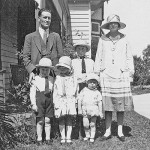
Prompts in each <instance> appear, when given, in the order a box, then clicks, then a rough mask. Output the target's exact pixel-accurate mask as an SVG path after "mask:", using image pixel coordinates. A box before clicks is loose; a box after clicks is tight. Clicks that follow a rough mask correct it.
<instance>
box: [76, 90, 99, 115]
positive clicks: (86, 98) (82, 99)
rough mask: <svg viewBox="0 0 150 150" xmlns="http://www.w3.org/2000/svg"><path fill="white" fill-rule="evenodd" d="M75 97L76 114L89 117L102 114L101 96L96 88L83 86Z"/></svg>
mask: <svg viewBox="0 0 150 150" xmlns="http://www.w3.org/2000/svg"><path fill="white" fill-rule="evenodd" d="M77 99H78V114H81V115H83V116H90V117H92V116H99V115H100V116H101V115H102V96H101V93H100V92H99V91H98V90H90V89H88V88H87V87H85V88H84V89H83V90H82V91H81V93H80V94H79V95H78V98H77ZM99 104H100V105H99ZM99 106H101V108H99Z"/></svg>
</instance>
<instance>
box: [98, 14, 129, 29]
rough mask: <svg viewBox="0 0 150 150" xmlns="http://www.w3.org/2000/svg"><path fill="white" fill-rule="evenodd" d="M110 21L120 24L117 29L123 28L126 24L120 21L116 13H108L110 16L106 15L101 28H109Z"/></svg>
mask: <svg viewBox="0 0 150 150" xmlns="http://www.w3.org/2000/svg"><path fill="white" fill-rule="evenodd" d="M111 22H117V23H119V25H120V28H119V29H123V28H125V27H126V24H124V23H122V22H120V17H119V16H118V15H115V14H113V15H110V16H108V17H107V21H106V23H104V24H103V25H102V26H101V28H102V29H107V30H109V24H110V23H111Z"/></svg>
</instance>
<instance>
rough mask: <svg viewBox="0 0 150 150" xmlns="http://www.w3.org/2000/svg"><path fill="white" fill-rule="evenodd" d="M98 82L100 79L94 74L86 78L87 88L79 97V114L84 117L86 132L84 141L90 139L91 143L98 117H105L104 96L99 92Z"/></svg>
mask: <svg viewBox="0 0 150 150" xmlns="http://www.w3.org/2000/svg"><path fill="white" fill-rule="evenodd" d="M98 82H99V77H98V76H97V75H96V74H94V73H90V74H89V75H87V78H86V83H87V87H85V88H84V89H83V90H82V91H81V92H80V94H79V95H78V113H79V114H82V115H83V126H84V130H85V138H84V141H87V140H89V139H90V142H91V143H94V138H95V132H96V119H97V116H100V117H101V118H102V117H103V114H102V96H101V93H100V92H99V91H98V90H97V86H98ZM89 126H90V130H89Z"/></svg>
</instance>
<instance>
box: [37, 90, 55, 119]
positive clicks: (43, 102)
mask: <svg viewBox="0 0 150 150" xmlns="http://www.w3.org/2000/svg"><path fill="white" fill-rule="evenodd" d="M51 94H52V93H51ZM36 104H37V107H38V111H37V113H36V117H48V118H51V117H53V116H54V106H53V99H52V95H49V96H45V94H44V92H40V91H37V92H36Z"/></svg>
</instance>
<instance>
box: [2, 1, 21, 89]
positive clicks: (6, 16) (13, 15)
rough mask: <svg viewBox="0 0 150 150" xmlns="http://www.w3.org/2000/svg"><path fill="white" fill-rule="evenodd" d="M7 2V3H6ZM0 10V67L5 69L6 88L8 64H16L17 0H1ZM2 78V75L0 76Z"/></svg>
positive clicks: (8, 72)
mask: <svg viewBox="0 0 150 150" xmlns="http://www.w3.org/2000/svg"><path fill="white" fill-rule="evenodd" d="M6 2H7V3H6ZM1 3H2V6H3V7H2V10H1V63H2V64H1V65H2V68H1V69H5V70H6V75H5V84H6V88H7V87H8V86H9V84H10V64H17V63H18V59H17V56H16V55H15V54H16V52H17V16H18V9H17V5H18V1H17V0H13V1H12V0H7V1H2V2H1ZM0 79H1V80H2V77H1V78H0Z"/></svg>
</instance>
